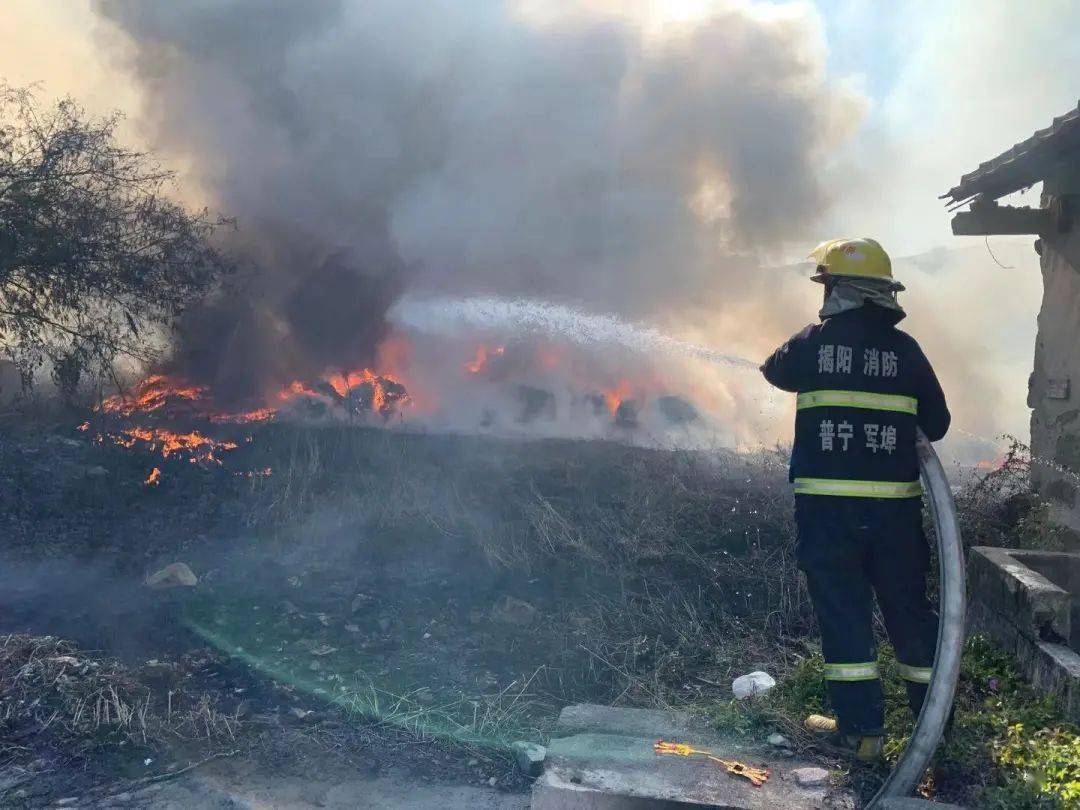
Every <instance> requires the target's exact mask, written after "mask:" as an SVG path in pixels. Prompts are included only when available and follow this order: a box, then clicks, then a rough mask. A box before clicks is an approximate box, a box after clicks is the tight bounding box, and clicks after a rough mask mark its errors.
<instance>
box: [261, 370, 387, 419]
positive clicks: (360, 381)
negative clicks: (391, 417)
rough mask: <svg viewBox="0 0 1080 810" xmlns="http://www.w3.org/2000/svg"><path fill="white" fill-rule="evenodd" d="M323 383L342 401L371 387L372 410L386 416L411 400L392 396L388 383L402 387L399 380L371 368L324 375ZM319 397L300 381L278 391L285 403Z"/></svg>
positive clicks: (279, 397)
mask: <svg viewBox="0 0 1080 810" xmlns="http://www.w3.org/2000/svg"><path fill="white" fill-rule="evenodd" d="M322 380H323V382H325V383H326V384H327V385H329V386H330V387H331V388H333V389H334V392H335V393H336V394H337V395H338V396H339V397H341V398H342V399H344V398H346V397H348V396H349V394H350V392H352V391H354V390H356V389H357V388H359V387H360V386H362V385H365V384H367V385H370V386H371V410H372V411H374V412H375V413H380V414H385V413H387V411H388V410H389V409H390V408H391V406H392V405H394V404H400V403H404V402H407V401H408V400H409V395H408V394H397V395H396V396H392V395H391V394H390V392H389V391H388V390H387V383H393V384H395V385H400V383H399V382H398V380H397V379H395V378H394V377H391V376H390V375H388V374H376V373H375V372H374V371H372V370H371V369H369V368H364V369H359V370H358V371H350V372H347V373H342V372H330V373H328V374H325V375H323V378H322ZM305 395H306V396H319V392H318V391H316V390H315V389H313V388H311V387H310V386H308V385H307V384H305V383H303V382H301V381H300V380H293V382H291V383H289V385H287V386H286V387H285V388H283V389H281V390H280V391H278V395H277V396H278V399H279V400H281V401H283V402H288V401H289V400H292V399H295V398H296V397H298V396H305Z"/></svg>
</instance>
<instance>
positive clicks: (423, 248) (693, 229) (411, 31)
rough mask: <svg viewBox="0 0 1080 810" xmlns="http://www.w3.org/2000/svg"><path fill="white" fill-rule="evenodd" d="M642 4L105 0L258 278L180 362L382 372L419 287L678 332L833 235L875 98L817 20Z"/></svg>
mask: <svg viewBox="0 0 1080 810" xmlns="http://www.w3.org/2000/svg"><path fill="white" fill-rule="evenodd" d="M533 5H535V4H533ZM639 5H642V4H633V3H631V4H616V6H615V8H617V9H618V10H617V11H604V10H602V9H598V8H597V6H598V4H597V3H595V2H592V3H583V2H582V3H570V2H568V3H560V4H558V8H560V11H559V12H557V13H555V14H554V15H553V16H552V15H549V16H548V17H546V18H541V17H539V16H537V15H536V14H535V13H532V12H531V11H530V9H529V7H527V6H524V5H521V4H516V3H513V2H496V1H495V0H493V1H492V2H485V3H464V2H458V1H457V0H454V1H453V2H451V1H450V0H444V1H443V2H431V0H363V1H361V0H358V1H357V2H345V1H344V0H338V1H336V2H305V3H295V2H291V0H278V1H277V2H274V1H272V0H228V1H227V2H226V1H225V0H191V2H185V3H145V2H141V0H99V2H98V4H97V9H98V10H99V12H100V13H101V14H102V15H103V16H104V17H105V18H107V19H108V20H110V21H112V22H113V23H115V24H116V25H117V26H118V27H119V28H120V29H121V30H122V31H123V32H125V33H126V34H127V35H128V36H129V37H130V40H131V42H132V46H133V47H132V49H131V51H130V53H129V55H128V58H130V60H131V69H132V70H133V72H134V73H135V74H136V75H137V76H138V78H139V80H140V81H141V82H142V84H143V85H144V88H145V90H146V91H147V92H146V93H145V97H146V98H147V100H148V101H147V103H148V105H149V108H148V109H147V110H146V119H147V120H148V121H149V122H150V124H151V129H152V138H153V141H154V142H155V145H156V146H157V147H158V148H160V149H162V150H164V152H165V154H166V155H167V156H169V157H171V158H172V159H175V160H179V161H182V165H186V166H189V167H190V175H191V177H192V179H194V180H195V181H196V182H198V183H199V184H200V186H201V187H202V188H203V190H204V191H205V193H206V194H207V196H208V199H210V201H211V202H212V204H213V205H214V206H216V207H219V208H220V209H221V210H223V211H225V212H227V213H229V214H231V215H234V216H235V217H237V219H238V224H239V231H238V236H237V242H238V245H237V247H238V249H239V250H241V251H242V252H243V254H244V256H245V257H246V258H247V259H249V260H250V261H251V262H252V263H253V264H254V265H255V266H257V267H258V268H259V272H258V273H256V274H255V277H254V279H253V280H251V281H250V282H249V283H248V284H247V285H246V287H244V292H243V293H242V294H237V295H236V296H235V298H230V297H228V296H225V297H223V299H222V300H220V301H218V302H215V304H214V305H213V306H210V307H206V308H203V309H202V310H200V311H199V312H198V313H197V314H196V316H195V317H193V318H191V319H189V322H188V323H187V324H185V330H184V332H183V337H182V340H181V346H180V348H179V354H178V361H179V362H181V363H183V364H185V365H186V370H187V371H188V372H189V373H192V374H195V375H196V376H200V377H202V378H204V379H207V380H208V381H210V382H214V383H216V384H218V385H220V384H221V383H222V382H223V380H224V379H228V380H230V381H231V382H232V383H233V385H234V386H239V389H240V391H239V392H240V393H253V392H254V391H256V390H257V389H258V387H259V386H260V385H264V386H265V385H267V384H277V383H280V382H281V381H282V380H283V379H287V378H290V377H294V376H298V375H300V374H303V373H318V372H320V371H322V370H324V369H325V368H326V367H329V366H350V365H356V364H358V363H364V362H368V361H369V360H371V359H372V357H373V353H374V350H375V347H376V344H377V343H378V341H379V339H380V338H381V337H382V336H383V334H384V331H385V328H386V327H385V319H384V316H385V313H386V310H387V308H388V307H389V306H390V305H391V304H392V303H393V301H394V300H395V298H396V297H397V296H398V295H399V294H400V293H401V292H402V291H404V290H406V289H409V290H422V291H438V292H453V293H456V294H460V293H469V294H472V293H485V294H514V295H529V296H538V297H544V298H548V299H554V300H562V301H573V302H575V303H579V304H582V303H583V304H584V305H585V306H587V307H593V308H595V309H597V310H600V311H616V312H619V313H621V314H623V315H630V316H633V317H660V318H668V319H669V318H670V317H671V315H672V313H685V312H686V311H688V310H689V309H690V308H693V307H708V308H712V309H716V308H720V307H721V306H722V301H721V299H720V298H718V297H717V294H718V293H719V291H721V290H725V284H726V282H729V279H730V273H731V271H732V270H733V269H736V268H737V269H738V271H739V277H738V279H739V281H738V284H732V283H728V284H727V288H726V292H727V293H728V297H729V298H730V297H732V296H735V297H737V296H739V295H742V296H744V297H745V298H749V297H750V296H751V295H756V293H757V292H760V288H761V283H765V282H761V283H747V277H748V276H749V275H750V274H752V273H754V271H755V269H756V268H757V267H758V261H759V260H760V259H762V258H769V259H771V258H775V257H777V256H778V255H780V252H781V251H782V250H783V249H784V246H785V245H786V244H788V243H789V242H790V240H800V241H801V242H807V241H813V239H814V237H815V236H816V234H813V233H812V227H811V226H812V225H813V224H814V222H815V220H816V219H817V217H818V215H819V214H820V213H821V212H822V211H823V210H824V209H826V208H827V207H828V205H829V203H830V199H829V194H828V193H827V190H826V188H825V187H824V185H823V183H822V180H821V172H820V164H821V162H822V161H823V159H824V158H825V156H827V155H828V154H829V153H830V152H832V151H833V150H834V149H835V148H836V146H837V145H838V144H839V143H840V142H841V141H842V140H843V139H844V138H845V137H846V136H847V134H849V132H850V131H851V127H852V125H853V124H854V123H857V120H858V118H859V117H860V116H859V112H860V107H859V103H858V100H857V99H856V98H854V97H853V96H852V95H850V94H849V93H847V92H846V91H844V90H842V89H840V88H837V87H835V86H832V85H831V84H830V83H829V82H828V81H827V80H826V79H825V76H824V45H823V42H822V37H821V34H820V31H819V29H818V24H817V20H816V17H814V12H813V11H812V10H810V9H809V8H808V7H807V6H804V5H797V6H792V7H789V8H785V7H780V8H779V9H778V8H777V7H775V6H770V7H769V10H768V11H767V12H759V11H757V10H755V8H754V7H752V6H748V5H746V4H744V3H740V2H735V0H732V2H720V3H717V4H716V6H715V7H714V9H713V10H712V11H711V12H710V13H709V14H707V15H705V16H701V17H700V18H696V19H694V20H692V21H683V22H674V21H672V22H669V23H668V24H666V25H661V24H660V23H659V21H658V20H656V19H655V18H649V17H648V15H647V14H646V12H645V11H640V12H639V11H635V9H637V7H638V6H639ZM642 8H645V6H642ZM628 9H629V10H628ZM759 281H760V280H759ZM737 289H743V290H747V291H749V292H746V293H741V294H740V293H737V292H736V290H737ZM758 300H760V299H758Z"/></svg>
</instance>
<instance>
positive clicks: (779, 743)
mask: <svg viewBox="0 0 1080 810" xmlns="http://www.w3.org/2000/svg"><path fill="white" fill-rule="evenodd" d="M767 742H768V743H769V745H771V746H773V747H774V748H791V740H789V739H788V738H787V737H785V736H784V735H783V734H770V735H769V737H768V740H767Z"/></svg>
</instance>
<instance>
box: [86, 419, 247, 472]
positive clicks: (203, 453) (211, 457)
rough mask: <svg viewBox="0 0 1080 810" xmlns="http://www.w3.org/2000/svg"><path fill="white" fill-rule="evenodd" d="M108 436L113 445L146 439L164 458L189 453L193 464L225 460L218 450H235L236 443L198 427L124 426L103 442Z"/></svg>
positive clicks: (152, 448) (216, 462) (129, 444)
mask: <svg viewBox="0 0 1080 810" xmlns="http://www.w3.org/2000/svg"><path fill="white" fill-rule="evenodd" d="M106 437H107V438H108V440H109V441H111V442H112V443H113V444H116V445H119V446H120V447H123V448H126V449H130V448H132V447H134V446H135V445H137V444H138V443H139V442H143V443H145V444H146V445H148V447H149V449H150V451H151V452H158V453H161V455H162V458H168V457H169V456H171V455H173V454H174V453H187V454H188V461H190V462H191V463H192V464H198V463H205V462H213V463H214V464H220V463H221V461H220V460H219V459H218V457H217V456H216V455H215V453H220V452H224V451H227V450H235V449H236V446H237V445H236V442H233V441H219V440H217V439H212V438H210V437H209V436H204V435H203V434H201V433H199V432H198V431H196V430H193V431H191V432H190V433H177V432H175V431H172V430H168V429H166V428H141V427H131V428H124V429H123V430H122V431H120V433H118V434H117V433H106V434H104V436H100V437H98V438H99V441H104V440H105V438H106Z"/></svg>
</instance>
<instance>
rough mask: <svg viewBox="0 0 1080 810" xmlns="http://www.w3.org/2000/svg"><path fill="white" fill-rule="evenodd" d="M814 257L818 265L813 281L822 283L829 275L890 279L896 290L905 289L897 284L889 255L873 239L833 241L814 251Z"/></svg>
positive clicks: (811, 255) (812, 254) (811, 256)
mask: <svg viewBox="0 0 1080 810" xmlns="http://www.w3.org/2000/svg"><path fill="white" fill-rule="evenodd" d="M810 258H811V259H813V260H814V261H815V262H817V274H816V275H814V276H813V280H814V281H817V282H819V283H821V284H824V283H825V280H826V279H827V278H828V277H829V276H854V277H856V278H882V279H887V280H889V281H892V282H893V285H894V286H893V289H898V290H902V289H903V288H904V287H903V285H902V284H899V283H898V282H895V281H893V274H892V262H891V261H889V254H888V253H886V252H885V251H884V249H883V248H882V247H881V245H879V244H878V243H877V242H876V241H874V240H873V239H866V238H863V239H831V240H830V241H828V242H822V243H821V244H820V245H818V246H817V247H816V248H814V249H813V250H812V251H810Z"/></svg>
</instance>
